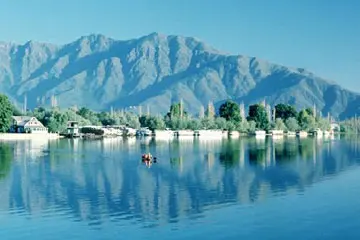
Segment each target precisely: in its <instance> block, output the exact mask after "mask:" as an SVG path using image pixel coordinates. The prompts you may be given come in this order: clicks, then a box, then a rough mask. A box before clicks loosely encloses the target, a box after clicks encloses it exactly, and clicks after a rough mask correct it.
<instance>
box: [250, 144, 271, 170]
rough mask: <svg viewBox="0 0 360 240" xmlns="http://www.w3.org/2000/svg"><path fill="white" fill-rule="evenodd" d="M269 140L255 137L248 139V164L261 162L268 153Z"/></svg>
mask: <svg viewBox="0 0 360 240" xmlns="http://www.w3.org/2000/svg"><path fill="white" fill-rule="evenodd" d="M268 144H269V140H268V139H264V140H260V141H259V140H257V139H255V138H251V139H249V143H248V146H249V149H248V152H249V162H250V164H255V165H257V164H263V163H264V162H265V161H266V158H267V155H268Z"/></svg>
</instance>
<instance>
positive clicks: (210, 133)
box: [194, 130, 223, 138]
mask: <svg viewBox="0 0 360 240" xmlns="http://www.w3.org/2000/svg"><path fill="white" fill-rule="evenodd" d="M194 134H195V136H198V137H205V138H206V137H212V138H213V137H219V138H222V137H223V131H222V130H198V131H196V132H195V133H194Z"/></svg>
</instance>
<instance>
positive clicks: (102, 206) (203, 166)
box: [0, 139, 360, 225]
mask: <svg viewBox="0 0 360 240" xmlns="http://www.w3.org/2000/svg"><path fill="white" fill-rule="evenodd" d="M241 141H243V142H241ZM99 144H101V142H97V141H84V142H83V141H79V145H78V147H76V145H75V144H74V142H71V141H67V140H61V141H58V142H52V143H49V146H48V150H47V152H46V153H47V155H46V156H43V157H41V161H36V162H35V163H33V164H30V165H27V166H26V167H25V166H24V165H22V164H13V167H12V169H11V170H10V176H12V177H9V178H8V179H9V183H7V182H6V184H9V188H7V187H5V188H1V191H2V193H1V194H2V195H3V196H6V197H2V198H0V211H1V210H2V209H1V208H6V207H7V208H19V209H22V210H25V211H28V212H29V213H31V214H35V213H36V211H41V210H45V209H46V210H48V209H50V210H54V211H58V210H59V209H60V211H62V212H66V214H69V215H71V217H72V218H73V219H76V220H81V221H86V222H90V223H91V224H95V225H100V224H102V223H103V222H104V221H106V220H109V219H110V221H123V220H124V219H126V220H127V221H128V222H133V221H137V220H138V219H141V220H145V221H147V220H149V221H150V222H151V221H153V222H156V223H161V222H164V221H165V222H173V221H177V220H178V219H179V218H181V217H194V216H195V217H197V216H199V213H202V212H204V211H206V209H211V208H214V207H219V206H222V205H224V204H229V203H248V202H252V201H258V200H261V199H262V198H266V196H268V195H272V194H273V193H277V192H286V191H289V190H293V189H295V190H303V189H305V186H309V185H311V184H313V183H315V182H317V181H319V180H321V179H322V178H323V177H324V176H326V175H328V174H337V173H339V172H341V171H343V170H345V169H346V168H347V167H348V166H351V165H355V164H358V163H360V160H359V159H357V158H356V157H355V156H357V155H358V150H357V149H358V146H359V143H358V142H355V141H354V142H349V143H348V142H346V143H345V142H343V143H342V144H341V145H340V143H331V144H337V145H335V147H332V145H330V143H329V144H327V145H326V144H325V143H324V144H323V145H318V146H317V151H319V152H322V153H323V154H319V159H318V161H317V162H316V163H315V164H314V163H313V162H311V161H301V159H302V158H301V152H302V153H304V152H306V151H308V152H309V153H311V152H312V151H313V146H314V141H313V140H312V139H309V140H307V141H305V142H303V140H301V141H299V140H297V139H295V140H293V141H284V142H283V143H274V142H272V140H267V141H263V142H259V141H253V140H252V139H249V140H247V139H245V140H244V139H240V140H231V141H222V142H217V143H211V144H209V143H206V144H207V145H206V144H205V143H199V146H198V147H196V146H193V145H191V144H185V145H184V143H180V142H179V141H173V142H171V143H166V142H165V143H156V144H154V145H151V144H149V148H150V149H149V150H150V151H152V152H153V151H161V152H162V159H166V161H159V163H158V164H156V166H154V167H153V168H151V169H147V168H143V167H139V165H138V158H139V153H140V152H141V150H142V149H143V145H141V143H139V142H137V143H135V144H134V145H132V146H131V147H129V146H128V145H127V144H126V142H122V141H120V142H118V143H116V144H117V145H114V147H111V148H102V147H101V145H99ZM242 145H244V146H243V147H241V146H242ZM300 145H301V146H300ZM205 146H206V147H205ZM15 147H16V146H15ZM340 147H341V151H339V150H338V149H339V148H340ZM191 148H192V149H191ZM194 148H198V149H196V153H195V151H194V150H195V149H194ZM307 148H309V149H307ZM3 149H4V148H3V147H2V146H0V153H1V165H0V166H1V168H0V169H3V166H4V165H3V162H2V160H3V159H4V158H3V155H4V154H3V152H4V150H3ZM5 149H6V148H5ZM7 149H8V150H6V151H5V152H9V150H10V155H11V149H10V148H7ZM189 149H190V154H189ZM359 149H360V148H359ZM192 150H193V152H192ZM244 151H245V153H244V156H245V157H244V165H243V168H240V167H239V168H236V167H234V166H236V165H237V164H238V161H239V159H240V158H241V157H240V156H239V154H242V153H243V152H244ZM294 154H295V155H294ZM5 155H6V154H5ZM78 155H83V156H84V157H83V158H76V156H78ZM268 156H270V157H274V156H275V158H277V159H276V161H280V162H283V163H285V162H286V164H282V165H281V166H277V165H271V166H268V167H266V168H260V167H256V166H254V165H249V163H250V164H256V161H260V162H261V161H267V159H268ZM294 156H295V158H294ZM296 156H297V158H296ZM305 156H307V155H306V154H305ZM181 157H183V158H184V159H186V161H185V162H184V164H183V166H182V167H181V169H179V168H178V167H177V166H179V165H178V164H179V163H181V162H182V161H181V159H182V158H181ZM51 158H53V159H54V160H53V161H52V162H51V166H50V161H49V160H50V159H51ZM10 159H11V158H10ZM168 159H170V163H169V160H168ZM291 159H298V160H297V161H290V160H291ZM10 161H11V160H10ZM213 163H214V164H213ZM7 166H8V165H7ZM231 167H233V168H231ZM5 169H9V168H8V167H5ZM7 171H9V170H7ZM1 173H2V171H1ZM4 182H5V181H4ZM2 183H3V182H2ZM39 199H41V202H40V201H39ZM142 222H143V221H142Z"/></svg>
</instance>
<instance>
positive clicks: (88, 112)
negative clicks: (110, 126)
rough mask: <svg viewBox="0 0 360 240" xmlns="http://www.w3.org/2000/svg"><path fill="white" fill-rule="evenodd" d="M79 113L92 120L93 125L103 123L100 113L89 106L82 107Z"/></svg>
mask: <svg viewBox="0 0 360 240" xmlns="http://www.w3.org/2000/svg"><path fill="white" fill-rule="evenodd" d="M77 114H78V115H80V116H81V117H83V118H84V119H87V120H89V121H90V123H91V124H92V125H96V126H98V125H101V122H100V120H99V117H98V115H97V114H96V113H95V112H93V111H91V110H90V109H88V108H85V107H82V108H80V109H79V111H77Z"/></svg>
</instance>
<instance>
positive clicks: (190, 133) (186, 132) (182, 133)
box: [175, 130, 195, 137]
mask: <svg viewBox="0 0 360 240" xmlns="http://www.w3.org/2000/svg"><path fill="white" fill-rule="evenodd" d="M175 135H176V136H178V137H183V136H184V137H188V136H194V135H195V132H194V131H193V130H178V131H176V132H175Z"/></svg>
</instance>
